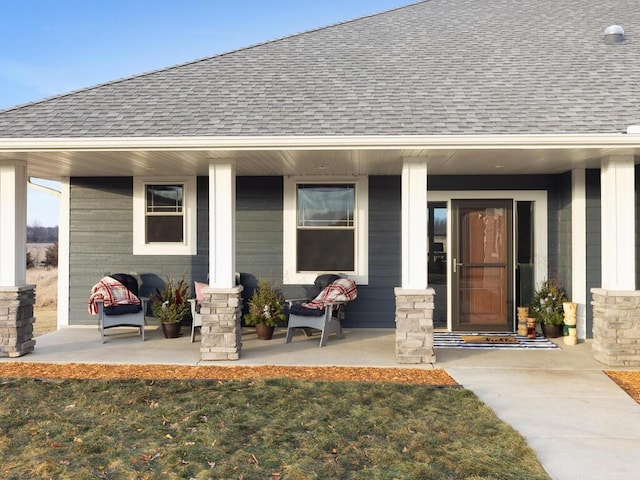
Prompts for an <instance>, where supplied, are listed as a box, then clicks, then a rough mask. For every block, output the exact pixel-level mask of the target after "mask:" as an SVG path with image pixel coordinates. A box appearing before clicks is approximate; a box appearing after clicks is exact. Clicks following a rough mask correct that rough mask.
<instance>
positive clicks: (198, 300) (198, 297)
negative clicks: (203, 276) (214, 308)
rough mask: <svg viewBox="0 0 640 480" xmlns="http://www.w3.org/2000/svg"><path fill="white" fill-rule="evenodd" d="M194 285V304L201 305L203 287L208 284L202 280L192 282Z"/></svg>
mask: <svg viewBox="0 0 640 480" xmlns="http://www.w3.org/2000/svg"><path fill="white" fill-rule="evenodd" d="M194 283H195V287H196V304H197V305H201V304H202V301H203V300H204V292H203V291H202V290H203V289H205V288H207V287H208V286H209V285H208V284H206V283H202V282H194Z"/></svg>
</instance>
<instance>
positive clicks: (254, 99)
mask: <svg viewBox="0 0 640 480" xmlns="http://www.w3.org/2000/svg"><path fill="white" fill-rule="evenodd" d="M611 24H619V25H622V26H623V27H624V29H625V32H626V42H625V43H624V44H621V45H605V44H604V43H603V41H602V33H603V31H604V29H605V28H606V27H607V26H609V25H611ZM639 78H640V8H638V3H637V0H616V1H613V2H603V1H602V0H563V1H558V0H529V1H526V2H522V1H515V0H482V1H480V0H429V1H424V2H420V3H417V4H413V5H408V6H406V7H402V8H398V9H395V10H391V11H388V12H384V13H381V14H377V15H372V16H368V17H364V18H360V19H357V20H353V21H349V22H345V23H341V24H337V25H333V26H330V27H326V28H321V29H317V30H313V31H310V32H306V33H302V34H299V35H293V36H290V37H286V38H283V39H280V40H276V41H272V42H268V43H264V44H260V45H257V46H253V47H249V48H246V49H242V50H237V51H234V52H230V53H227V54H223V55H217V56H214V57H210V58H206V59H203V60H199V61H195V62H192V63H188V64H184V65H179V66H175V67H171V68H167V69H164V70H159V71H156V72H151V73H148V74H143V75H140V76H136V77H132V78H128V79H124V80H118V81H115V82H111V83H106V84H103V85H98V86H95V87H92V88H87V89H85V90H81V91H77V92H73V93H70V94H66V95H60V96H58V97H53V98H50V99H45V100H42V101H39V102H34V103H32V104H28V105H24V106H18V107H14V108H11V109H8V110H5V111H2V112H0V138H1V137H97V136H104V137H110V136H123V137H126V136H222V135H224V136H261V135H291V136H299V135H414V134H415V135H432V134H433V135H440V134H444V135H446V134H519V133H612V132H620V131H621V130H624V129H626V127H627V126H628V125H631V124H638V123H640V108H639V105H640V80H639Z"/></svg>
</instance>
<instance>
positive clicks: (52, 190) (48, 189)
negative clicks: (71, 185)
mask: <svg viewBox="0 0 640 480" xmlns="http://www.w3.org/2000/svg"><path fill="white" fill-rule="evenodd" d="M32 178H33V177H29V180H28V182H27V183H28V184H29V186H30V187H31V188H34V189H36V190H40V191H41V192H44V193H48V194H49V195H55V196H56V197H58V198H60V195H61V193H60V191H59V190H56V189H55V188H51V187H46V186H44V185H40V184H38V183H34V182H32V181H31V179H32Z"/></svg>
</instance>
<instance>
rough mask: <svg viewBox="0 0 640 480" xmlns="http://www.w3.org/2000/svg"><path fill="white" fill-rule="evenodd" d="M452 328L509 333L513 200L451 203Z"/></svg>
mask: <svg viewBox="0 0 640 480" xmlns="http://www.w3.org/2000/svg"><path fill="white" fill-rule="evenodd" d="M451 207H452V223H451V227H452V255H451V275H452V282H451V284H452V314H453V318H452V320H453V321H452V328H453V330H458V331H476V332H480V331H502V332H504V331H512V330H513V318H512V317H513V281H512V277H513V254H512V251H513V228H512V224H513V223H512V222H513V220H512V217H513V201H512V200H452V202H451Z"/></svg>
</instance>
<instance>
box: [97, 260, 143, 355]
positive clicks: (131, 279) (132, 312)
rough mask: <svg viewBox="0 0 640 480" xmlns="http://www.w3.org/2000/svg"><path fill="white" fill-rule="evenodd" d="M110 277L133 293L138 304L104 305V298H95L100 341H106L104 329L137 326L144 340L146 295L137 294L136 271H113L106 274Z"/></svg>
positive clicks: (137, 280)
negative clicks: (138, 301)
mask: <svg viewBox="0 0 640 480" xmlns="http://www.w3.org/2000/svg"><path fill="white" fill-rule="evenodd" d="M106 276H108V277H111V278H113V279H115V280H117V281H118V282H120V283H121V284H122V285H124V286H125V287H126V288H127V290H129V291H130V292H131V293H132V294H133V295H135V296H136V297H138V298H139V300H140V304H139V305H127V304H123V305H115V306H105V305H104V300H102V299H99V298H97V299H95V304H96V307H97V311H98V323H99V325H98V326H99V329H100V337H101V339H102V343H105V342H106V339H105V330H107V329H109V328H115V327H133V328H138V329H139V332H140V335H141V337H142V341H143V342H144V326H145V324H146V318H145V313H146V311H147V303H148V302H149V298H148V297H141V296H139V295H138V294H139V277H138V275H137V274H136V273H130V274H127V273H114V274H109V275H106Z"/></svg>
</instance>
